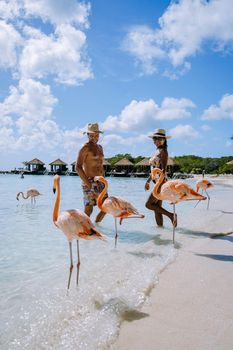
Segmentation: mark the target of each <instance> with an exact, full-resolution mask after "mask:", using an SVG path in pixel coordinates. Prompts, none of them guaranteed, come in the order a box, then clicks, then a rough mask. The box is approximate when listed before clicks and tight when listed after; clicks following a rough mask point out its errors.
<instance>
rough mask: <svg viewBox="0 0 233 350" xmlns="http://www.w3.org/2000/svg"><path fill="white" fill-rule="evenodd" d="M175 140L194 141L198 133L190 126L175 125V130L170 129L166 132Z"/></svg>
mask: <svg viewBox="0 0 233 350" xmlns="http://www.w3.org/2000/svg"><path fill="white" fill-rule="evenodd" d="M168 134H169V135H171V136H172V137H173V138H175V139H181V138H182V139H183V140H184V141H185V139H190V138H193V139H196V138H198V137H199V133H198V132H197V131H196V130H195V129H194V128H193V127H192V126H191V125H188V124H186V125H181V124H179V125H177V126H176V127H175V128H172V129H170V130H169V132H168Z"/></svg>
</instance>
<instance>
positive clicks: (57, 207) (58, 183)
mask: <svg viewBox="0 0 233 350" xmlns="http://www.w3.org/2000/svg"><path fill="white" fill-rule="evenodd" d="M56 190H57V197H56V201H55V204H54V208H53V222H54V223H55V224H56V222H57V219H58V211H59V206H60V193H61V192H60V181H57V182H56Z"/></svg>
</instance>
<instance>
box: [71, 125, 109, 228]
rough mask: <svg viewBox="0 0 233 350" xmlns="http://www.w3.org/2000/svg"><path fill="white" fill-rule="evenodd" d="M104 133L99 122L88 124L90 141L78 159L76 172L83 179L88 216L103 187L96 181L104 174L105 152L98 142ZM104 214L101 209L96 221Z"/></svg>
mask: <svg viewBox="0 0 233 350" xmlns="http://www.w3.org/2000/svg"><path fill="white" fill-rule="evenodd" d="M102 133H103V132H102V131H100V130H99V125H98V124H97V123H94V124H88V127H87V130H86V131H85V132H84V134H87V137H88V142H87V143H85V144H84V146H83V147H82V148H81V149H80V151H79V154H78V157H77V161H76V172H77V173H78V175H79V176H80V178H81V179H82V181H83V183H82V188H83V198H84V207H85V210H84V211H85V213H86V214H87V215H88V216H90V215H91V213H92V211H93V207H94V206H95V205H96V199H97V197H98V195H99V193H100V192H101V191H102V189H103V188H102V187H101V184H97V183H96V182H94V177H95V176H100V175H102V176H103V175H104V168H103V160H104V153H103V148H102V146H101V145H99V144H98V141H99V136H100V134H102ZM104 216H105V213H104V212H102V211H100V212H99V213H98V215H97V216H96V220H95V222H100V221H101V220H102V219H103V217H104Z"/></svg>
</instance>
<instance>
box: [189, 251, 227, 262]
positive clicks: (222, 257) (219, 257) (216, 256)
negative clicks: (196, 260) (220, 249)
mask: <svg viewBox="0 0 233 350" xmlns="http://www.w3.org/2000/svg"><path fill="white" fill-rule="evenodd" d="M195 255H197V256H202V257H204V258H209V259H214V260H219V261H224V262H233V255H222V254H197V253H196V254H195Z"/></svg>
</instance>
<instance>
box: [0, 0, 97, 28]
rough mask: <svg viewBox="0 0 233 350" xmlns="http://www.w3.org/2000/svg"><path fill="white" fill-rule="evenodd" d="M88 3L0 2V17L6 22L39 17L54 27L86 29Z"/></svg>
mask: <svg viewBox="0 0 233 350" xmlns="http://www.w3.org/2000/svg"><path fill="white" fill-rule="evenodd" d="M90 9H91V6H90V3H88V2H86V3H85V2H81V1H78V0H69V1H64V0H1V2H0V11H1V12H0V16H1V17H2V18H4V19H6V20H13V19H15V18H18V17H21V18H24V19H27V18H32V17H37V18H38V17H39V18H41V19H42V20H43V21H44V22H45V21H49V22H50V23H52V24H54V25H60V24H62V23H67V24H75V25H81V26H84V27H88V25H89V24H88V16H89V15H90Z"/></svg>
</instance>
